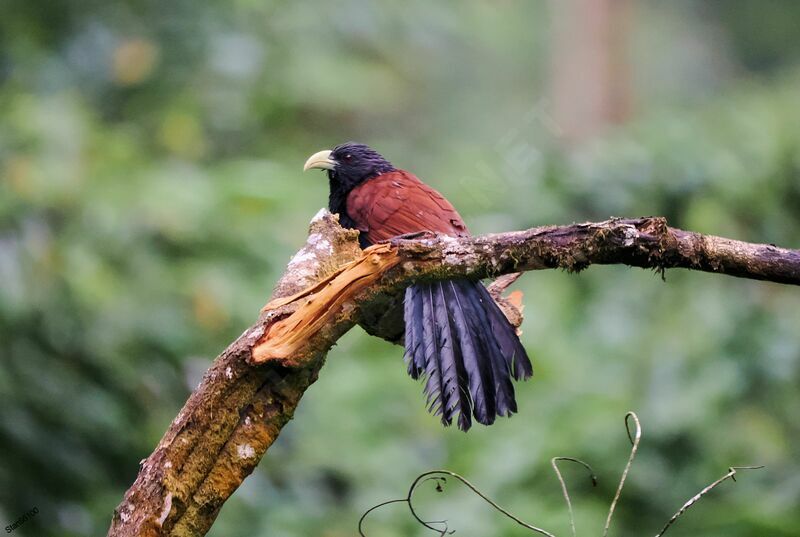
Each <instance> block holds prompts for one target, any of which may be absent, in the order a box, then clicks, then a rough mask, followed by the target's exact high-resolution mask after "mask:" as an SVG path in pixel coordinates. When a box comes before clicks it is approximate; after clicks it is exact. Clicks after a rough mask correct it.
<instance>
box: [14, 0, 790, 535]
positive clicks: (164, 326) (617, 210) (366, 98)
mask: <svg viewBox="0 0 800 537" xmlns="http://www.w3.org/2000/svg"><path fill="white" fill-rule="evenodd" d="M551 7H552V4H548V3H544V2H530V1H523V0H504V1H501V2H478V1H467V2H450V1H448V2H423V1H421V0H412V1H410V2H404V3H402V4H401V3H389V2H368V1H366V0H342V1H334V2H328V3H321V2H319V3H310V2H305V1H294V2H289V1H280V0H261V1H258V2H256V1H252V0H236V1H234V0H229V1H218V2H190V1H188V0H176V1H173V2H157V1H154V0H130V1H125V2H121V1H118V0H117V1H107V0H104V1H99V0H85V1H79V0H52V1H49V2H43V1H41V0H35V1H28V0H5V1H4V2H3V3H2V8H3V9H2V10H3V16H2V17H0V360H1V361H2V362H1V363H2V367H1V368H0V523H2V524H0V525H2V526H5V525H6V524H11V523H13V521H14V520H15V519H16V518H18V517H19V516H21V515H22V514H23V513H25V512H27V511H28V510H29V509H31V508H33V507H37V508H38V509H39V514H38V515H37V516H36V517H35V518H34V519H33V520H32V521H30V522H27V523H26V524H25V525H24V526H22V527H21V528H20V529H17V530H15V532H14V535H20V536H45V537H49V536H79V535H80V536H83V535H101V534H105V532H106V530H107V527H108V524H109V522H110V520H111V513H112V510H113V509H114V507H115V506H116V505H117V504H118V503H119V501H120V500H121V497H122V494H123V492H124V491H125V489H126V488H127V487H128V486H129V485H130V484H131V483H132V481H133V479H134V478H135V476H136V472H137V470H138V463H139V461H140V459H142V458H144V457H146V456H147V455H148V454H149V453H150V451H151V450H152V448H153V447H154V446H155V444H156V443H157V442H158V440H159V438H160V437H161V435H162V433H163V432H164V430H165V429H166V427H167V426H168V424H169V422H170V421H171V419H172V418H173V417H174V416H175V415H176V414H177V412H178V410H179V409H180V407H181V405H182V404H183V402H184V401H185V399H186V397H187V396H188V394H189V392H190V390H191V389H193V388H194V387H195V386H196V385H197V382H198V381H199V378H200V376H201V374H202V372H203V371H204V370H205V369H206V368H207V367H208V366H209V364H210V361H211V360H212V359H213V357H214V356H215V355H216V354H217V353H218V352H219V351H221V350H222V349H223V348H224V347H225V346H226V345H227V343H228V342H230V341H231V340H232V339H233V338H235V337H236V336H238V335H239V334H240V333H241V331H242V330H244V329H245V328H246V327H247V326H248V325H249V324H250V323H251V322H252V321H253V320H254V319H255V318H256V315H257V313H258V310H259V308H260V307H261V306H262V305H263V304H264V302H265V301H266V299H267V298H268V296H269V294H270V289H271V288H272V285H273V284H274V282H275V281H276V279H277V278H278V276H279V275H280V274H281V273H282V271H283V269H284V267H285V265H286V263H287V261H288V259H289V257H290V256H291V254H292V253H294V252H295V251H296V250H297V249H298V248H299V247H300V246H301V245H302V244H303V242H304V239H305V234H306V230H307V225H308V221H309V220H310V218H311V217H312V216H313V215H314V214H315V213H316V212H317V210H318V209H319V208H320V207H321V206H323V205H325V203H326V200H327V185H326V181H324V180H323V179H322V177H323V176H321V175H318V174H306V175H302V174H301V171H300V170H301V166H302V163H303V161H304V159H305V158H306V157H307V156H308V155H309V154H311V153H312V152H315V151H317V150H319V149H323V148H328V147H331V146H332V145H335V144H336V143H339V142H342V141H345V140H349V139H355V140H359V141H363V142H367V143H369V144H370V145H372V146H373V147H375V148H377V149H378V150H380V151H381V152H382V153H383V154H384V155H386V156H387V157H388V158H389V159H390V160H392V161H393V162H394V163H395V164H396V165H397V166H399V167H402V168H407V169H410V170H412V171H414V172H415V173H416V174H417V175H419V176H420V177H422V178H423V179H424V180H426V181H427V182H429V183H430V184H432V185H433V186H434V187H436V188H437V189H439V190H440V191H442V192H443V193H444V194H445V195H446V196H447V197H448V198H449V199H450V200H451V201H452V202H453V203H454V205H456V206H457V207H458V208H459V210H460V212H461V214H462V215H463V217H464V218H465V220H466V221H467V223H468V225H469V226H470V228H471V230H472V231H473V232H475V233H483V232H490V231H503V230H512V229H524V228H527V227H531V226H536V225H544V224H560V223H570V222H573V221H586V220H597V219H605V218H607V217H609V216H611V215H617V216H639V215H663V216H666V217H668V218H669V221H670V223H671V224H672V225H674V226H678V227H683V228H687V229H691V230H694V231H699V232H703V233H711V234H717V235H722V236H728V237H732V238H737V239H742V240H749V241H756V242H769V243H775V244H779V245H782V246H786V247H795V248H797V247H800V106H798V105H800V68H798V66H799V65H800V63H799V62H798V58H800V30H798V25H797V21H798V20H799V19H800V7H798V4H797V3H795V2H791V1H788V0H784V1H775V2H764V3H762V2H757V1H755V0H750V1H741V2H728V3H723V2H699V1H696V2H692V1H680V2H669V3H667V2H656V1H641V2H636V3H635V9H634V13H633V24H632V25H631V28H630V30H629V35H628V36H627V37H628V39H627V40H628V51H627V53H626V58H627V61H628V62H629V68H630V70H631V72H632V73H633V75H634V76H633V77H632V81H631V86H632V90H633V93H634V94H635V96H636V97H635V103H634V104H635V106H634V114H633V116H632V117H631V119H630V120H629V121H628V122H627V123H626V124H624V125H620V126H617V127H615V128H609V129H607V130H605V131H604V132H603V133H602V134H601V135H598V136H595V137H593V138H591V139H588V140H585V141H584V142H583V143H580V144H566V143H564V141H563V140H562V139H561V136H560V131H559V125H558V120H557V118H556V117H555V116H554V115H553V112H552V101H551V99H550V97H548V91H549V80H550V77H551V73H552V69H553V65H552V60H551V57H552V52H553V51H552V46H553V45H552V43H553V37H554V35H553V32H554V31H555V30H554V24H553V13H552V11H551V9H550V8H551ZM516 288H518V289H521V290H522V291H523V292H524V294H525V304H526V309H525V314H526V320H525V323H524V325H523V330H524V334H523V342H524V343H525V345H526V347H527V348H528V349H529V351H530V354H531V355H532V357H533V359H534V365H535V368H536V374H535V376H534V378H533V379H532V380H531V381H530V382H528V383H526V384H524V385H518V399H519V406H520V412H519V414H518V415H517V416H515V417H514V418H512V419H510V420H501V421H500V422H499V423H497V424H495V425H494V426H492V427H490V428H486V427H480V426H479V427H475V428H474V429H473V430H471V431H470V432H469V433H468V434H463V433H461V432H459V431H458V430H455V429H452V428H451V429H443V428H442V427H441V426H440V425H439V423H438V422H437V420H436V419H435V418H433V417H431V416H430V415H428V414H427V413H426V412H425V409H424V399H423V396H422V394H421V390H422V386H421V384H418V383H415V382H413V381H412V380H410V379H409V378H408V377H407V375H406V373H405V368H404V366H403V363H402V350H401V349H400V348H399V347H396V346H392V345H390V344H388V343H386V342H383V341H381V340H377V339H374V338H370V337H368V336H366V335H365V334H364V333H363V332H362V331H361V330H360V329H354V330H352V331H351V332H350V333H348V334H347V335H346V336H345V337H344V338H343V339H342V340H341V341H340V342H339V344H338V345H337V346H336V347H335V348H334V349H333V351H332V352H331V353H330V354H329V356H328V363H327V364H326V366H325V367H324V369H323V370H322V373H321V376H320V379H319V381H318V382H317V383H316V384H314V385H313V386H312V387H311V389H310V390H309V391H308V392H307V395H306V397H304V399H303V401H302V403H301V405H300V407H299V409H298V411H297V413H296V415H295V419H294V421H292V422H291V423H290V424H289V425H288V426H287V427H286V428H285V430H284V432H283V434H282V435H281V437H280V438H279V440H278V441H277V442H276V443H275V445H274V446H273V447H272V448H271V449H270V451H269V452H268V454H267V456H266V457H265V458H264V460H263V461H262V463H261V464H260V465H259V467H258V469H257V470H256V471H255V472H254V474H253V475H252V476H251V477H249V478H248V479H247V481H246V482H245V483H244V485H243V486H242V488H241V489H240V490H239V491H237V492H236V493H235V494H234V496H233V498H232V499H231V500H230V501H229V502H228V503H227V504H226V505H225V506H224V507H223V509H222V512H221V515H220V517H219V519H218V521H217V523H216V524H215V526H214V527H213V529H212V530H211V532H210V533H209V535H212V536H215V537H237V536H241V537H245V536H261V535H275V536H295V535H321V536H325V537H333V536H344V535H353V534H355V533H356V523H357V520H358V518H359V516H360V515H361V513H362V512H364V511H365V510H366V509H367V508H369V507H370V506H372V505H374V504H376V503H378V502H380V501H383V500H385V499H389V498H394V497H401V496H403V495H404V494H405V492H406V490H407V487H408V486H409V484H410V483H411V481H412V480H413V479H414V478H415V477H416V476H417V475H418V474H420V473H422V472H424V471H427V470H430V469H436V468H446V469H449V470H453V471H456V472H459V473H461V474H463V475H464V476H466V477H467V478H468V479H470V480H471V481H472V482H473V483H475V484H476V485H477V486H479V487H480V488H481V489H482V490H483V491H484V492H485V493H487V494H488V495H490V496H491V497H492V498H494V499H496V500H497V501H498V502H500V503H501V504H502V505H504V506H505V507H507V508H509V509H511V510H512V511H513V512H515V513H516V514H518V515H520V516H521V517H523V518H525V519H526V520H528V521H529V522H532V523H534V524H536V525H539V526H543V527H545V528H547V529H548V530H550V531H552V532H555V533H557V534H558V535H559V536H565V535H568V534H569V528H568V522H567V517H566V509H565V506H564V505H563V501H562V499H561V496H560V492H559V488H558V483H557V481H556V479H555V477H554V475H553V474H552V472H551V470H550V468H549V459H550V458H551V457H553V456H556V455H569V456H574V457H580V458H581V459H583V460H586V461H588V462H590V463H591V464H592V465H593V466H594V468H595V470H596V472H597V474H598V475H599V478H600V483H599V485H598V487H597V488H595V489H593V488H591V487H590V486H589V485H588V483H587V482H586V480H585V478H584V475H583V474H582V473H581V472H579V471H578V468H570V467H565V474H566V476H567V479H568V480H569V482H570V483H572V484H573V491H574V494H573V501H574V504H575V510H576V519H577V525H578V532H579V535H598V534H600V529H601V528H602V524H603V522H604V520H605V512H606V510H607V507H608V503H609V501H610V499H611V497H612V495H613V490H614V487H615V486H616V481H617V479H618V475H619V473H620V471H621V470H622V467H623V464H624V461H625V459H626V457H627V451H628V443H627V439H626V436H625V432H624V428H623V425H622V417H623V415H624V413H625V412H626V411H627V410H631V409H632V410H636V411H637V412H638V413H639V416H640V417H641V419H642V422H643V427H644V440H643V443H642V446H641V449H640V455H639V458H638V459H637V461H636V462H635V463H634V466H633V469H632V472H631V475H630V478H629V483H628V486H627V488H626V490H625V491H624V493H623V495H622V498H621V501H620V505H619V509H618V518H617V519H616V521H615V523H614V525H613V526H612V534H613V535H625V536H629V535H630V536H634V535H643V534H651V535H652V534H655V533H656V531H657V530H658V529H660V527H661V526H662V525H663V524H664V522H666V520H667V519H668V518H669V516H670V515H671V514H672V513H673V512H674V511H676V510H677V509H678V507H680V505H681V504H682V503H683V502H684V501H685V500H686V499H687V498H689V497H690V496H691V495H693V494H694V493H696V492H697V491H698V490H700V488H702V487H703V486H704V485H705V484H707V483H709V482H711V481H712V480H713V479H715V478H717V477H719V476H720V475H722V474H723V473H724V472H725V471H726V469H727V467H728V466H730V465H741V464H765V465H767V467H766V469H764V470H760V471H758V472H750V473H747V474H746V475H742V476H741V479H739V481H738V482H737V483H732V482H728V483H726V484H725V485H723V486H722V487H720V488H719V489H717V490H716V491H715V492H713V493H712V494H711V496H709V497H708V498H707V499H706V500H704V501H703V502H701V503H700V504H699V505H697V506H695V507H694V508H693V509H692V510H691V511H690V512H689V514H687V515H686V516H685V518H683V519H682V520H680V521H679V522H678V524H677V525H676V526H675V527H674V528H673V529H671V530H670V535H675V536H678V535H684V536H689V535H704V536H726V537H730V536H755V535H758V536H761V535H770V536H784V535H785V536H788V535H800V507H798V506H800V390H799V389H798V388H800V292H798V291H797V290H796V289H795V288H792V287H786V286H780V285H776V284H769V283H759V282H754V281H747V280H739V279H733V278H728V277H723V276H716V275H710V274H702V273H691V272H686V271H678V270H675V271H670V272H668V273H667V274H666V281H662V280H661V278H660V277H659V276H658V275H657V274H654V273H652V272H649V271H642V270H639V269H629V268H625V267H621V266H620V267H617V266H614V267H593V268H591V269H589V270H587V271H586V272H584V273H581V274H579V275H571V274H567V273H564V272H560V271H540V272H534V273H529V274H526V275H525V276H524V277H523V278H522V279H521V280H520V282H519V283H518V284H517V285H516ZM430 489H431V487H428V488H427V489H426V490H425V491H423V492H421V493H420V496H419V505H420V506H421V508H420V510H421V511H422V513H423V515H424V516H426V517H430V518H441V517H445V518H448V519H449V520H450V521H451V527H452V528H455V529H458V530H459V531H458V534H459V535H482V536H483V535H523V534H524V533H523V532H522V530H521V528H519V527H517V526H515V525H514V524H513V523H512V522H510V521H507V520H504V519H502V518H501V517H500V516H498V515H497V514H496V513H493V512H492V511H491V510H490V509H489V507H488V506H484V505H482V504H480V503H479V502H478V501H477V500H476V499H475V498H473V497H472V496H470V495H469V494H468V493H467V492H466V491H465V490H464V489H463V488H460V487H458V486H456V485H449V486H448V487H447V489H446V492H445V493H443V494H436V493H435V492H432V491H431V490H430ZM367 530H368V534H369V535H370V536H376V537H381V536H394V535H425V534H427V533H426V532H424V531H423V530H421V529H419V528H418V527H417V526H415V525H414V524H413V523H412V522H411V520H410V517H409V515H408V514H407V513H406V512H405V511H404V510H403V508H402V507H400V506H395V507H390V508H386V509H385V510H383V511H381V512H380V513H376V514H375V515H374V517H373V518H372V519H370V521H369V522H368V526H367Z"/></svg>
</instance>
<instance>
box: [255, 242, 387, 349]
mask: <svg viewBox="0 0 800 537" xmlns="http://www.w3.org/2000/svg"><path fill="white" fill-rule="evenodd" d="M400 260H401V258H400V256H398V255H397V250H396V249H394V248H392V247H391V246H390V245H388V244H378V245H375V246H371V247H369V248H367V249H366V250H364V253H363V255H362V256H361V257H360V258H359V259H356V260H355V261H352V262H350V263H347V264H346V265H344V266H342V267H341V268H340V269H338V270H337V271H336V272H334V273H333V274H332V275H330V276H328V277H327V278H325V279H324V280H321V281H320V282H319V283H317V284H315V285H313V286H311V287H308V288H307V289H304V290H302V291H300V292H299V293H296V294H294V295H292V296H288V297H285V298H279V299H276V300H273V301H271V302H270V303H269V304H267V305H266V306H264V308H263V309H262V310H261V311H262V312H266V311H270V310H275V309H278V308H281V307H283V306H287V305H289V304H291V303H293V302H297V303H299V306H298V307H297V309H295V310H294V311H293V312H292V313H291V314H289V315H288V316H287V317H284V318H283V319H280V320H278V321H276V322H274V323H272V324H271V325H269V327H268V328H267V330H266V332H265V333H264V335H263V336H262V337H261V339H260V340H259V342H258V343H257V344H256V345H255V346H254V347H253V351H252V356H251V359H250V362H251V363H253V364H262V363H264V362H266V361H268V360H290V359H291V357H292V356H293V355H294V354H296V352H297V351H298V349H300V348H301V347H302V346H303V344H304V343H305V342H306V341H307V340H308V338H309V336H311V335H312V334H314V333H316V332H317V331H319V329H320V328H321V327H322V326H324V325H325V323H327V322H328V321H329V320H330V319H331V318H332V317H334V316H335V315H337V314H338V313H340V312H341V311H342V308H343V306H344V305H345V304H346V303H347V302H348V301H350V300H351V299H352V298H353V297H355V296H356V295H357V294H359V293H360V292H361V291H364V290H365V289H367V288H368V287H370V286H371V285H372V284H373V283H375V282H376V281H377V280H378V279H379V278H380V277H381V276H382V275H383V274H384V273H385V272H386V271H387V270H389V269H391V268H392V267H394V266H396V265H397V264H398V263H399V262H400Z"/></svg>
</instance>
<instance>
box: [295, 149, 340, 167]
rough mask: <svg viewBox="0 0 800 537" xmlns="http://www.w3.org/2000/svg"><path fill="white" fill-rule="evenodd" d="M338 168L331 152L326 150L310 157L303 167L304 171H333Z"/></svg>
mask: <svg viewBox="0 0 800 537" xmlns="http://www.w3.org/2000/svg"><path fill="white" fill-rule="evenodd" d="M335 166H336V161H335V160H333V159H332V158H331V151H330V150H329V149H325V150H323V151H318V152H316V153H314V154H313V155H311V156H310V157H308V160H307V161H306V163H305V165H304V166H303V171H304V172H305V171H308V170H310V169H311V168H319V169H320V170H332V169H333V168H334V167H335Z"/></svg>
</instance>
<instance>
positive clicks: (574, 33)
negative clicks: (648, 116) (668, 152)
mask: <svg viewBox="0 0 800 537" xmlns="http://www.w3.org/2000/svg"><path fill="white" fill-rule="evenodd" d="M552 9H553V19H554V20H553V22H554V25H553V26H554V33H553V43H552V58H553V59H552V90H551V91H552V102H553V107H554V118H555V121H556V123H557V124H558V126H559V129H560V131H561V132H562V135H563V137H564V138H565V139H566V140H567V141H570V142H580V141H582V140H586V139H588V138H590V137H592V136H594V135H596V134H597V133H599V132H600V131H602V130H603V129H604V128H605V127H606V126H607V125H609V124H615V123H622V122H624V121H625V120H626V119H627V118H628V117H629V115H630V111H631V88H630V76H629V72H628V71H629V62H628V57H627V56H628V46H627V45H628V35H629V33H630V23H631V12H632V5H631V0H556V1H554V2H553V3H552Z"/></svg>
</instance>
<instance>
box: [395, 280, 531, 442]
mask: <svg viewBox="0 0 800 537" xmlns="http://www.w3.org/2000/svg"><path fill="white" fill-rule="evenodd" d="M404 307H405V311H404V315H405V322H406V331H405V345H406V357H405V359H406V362H407V365H408V373H409V375H411V377H412V378H415V379H416V378H419V377H420V376H423V375H424V376H425V377H426V384H425V393H426V394H427V397H428V405H429V411H431V412H434V413H435V414H441V419H442V423H444V424H445V425H450V424H451V423H452V419H453V416H454V415H455V413H456V411H458V427H459V428H460V429H462V430H465V431H466V430H467V429H469V428H470V426H471V425H472V420H471V416H474V417H475V420H476V421H478V422H479V423H482V424H485V425H489V424H491V423H493V422H494V420H495V417H496V416H497V415H500V416H510V415H511V414H512V413H514V412H516V411H517V404H516V401H515V398H514V387H513V385H512V383H511V377H512V376H513V377H514V378H515V379H517V380H520V379H527V378H528V377H530V376H531V374H532V372H533V371H532V367H531V363H530V360H529V359H528V356H527V353H526V352H525V349H524V348H523V347H522V344H521V343H520V341H519V338H518V337H517V334H516V331H515V329H514V327H512V326H511V324H510V323H509V322H508V320H507V319H506V318H505V315H503V312H502V311H500V308H499V307H498V306H497V304H496V303H495V302H494V300H492V298H491V295H489V293H488V291H487V290H486V289H485V288H484V287H483V285H482V284H481V283H480V282H473V281H471V280H454V281H449V282H434V283H429V284H416V285H413V286H411V287H409V288H408V289H407V290H406V294H405V305H404Z"/></svg>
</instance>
